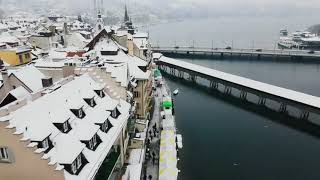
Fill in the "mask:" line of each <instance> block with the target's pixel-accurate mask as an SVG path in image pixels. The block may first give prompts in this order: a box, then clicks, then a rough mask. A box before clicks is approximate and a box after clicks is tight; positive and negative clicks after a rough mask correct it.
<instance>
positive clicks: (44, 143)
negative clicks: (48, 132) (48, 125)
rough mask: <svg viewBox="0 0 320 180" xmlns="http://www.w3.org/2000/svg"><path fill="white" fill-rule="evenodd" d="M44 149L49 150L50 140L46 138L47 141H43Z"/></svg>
mask: <svg viewBox="0 0 320 180" xmlns="http://www.w3.org/2000/svg"><path fill="white" fill-rule="evenodd" d="M42 148H43V149H48V148H49V142H48V138H46V139H45V140H43V141H42Z"/></svg>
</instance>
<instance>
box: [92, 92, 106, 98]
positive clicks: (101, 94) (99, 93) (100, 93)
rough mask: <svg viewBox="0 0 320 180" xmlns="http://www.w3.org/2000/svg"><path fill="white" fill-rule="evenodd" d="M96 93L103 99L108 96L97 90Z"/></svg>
mask: <svg viewBox="0 0 320 180" xmlns="http://www.w3.org/2000/svg"><path fill="white" fill-rule="evenodd" d="M95 92H96V93H97V95H98V96H99V97H101V98H104V97H105V96H106V95H105V94H104V92H103V90H95Z"/></svg>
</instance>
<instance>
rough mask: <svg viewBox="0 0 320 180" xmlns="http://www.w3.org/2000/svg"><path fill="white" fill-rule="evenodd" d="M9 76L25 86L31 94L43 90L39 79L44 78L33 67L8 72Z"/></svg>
mask: <svg viewBox="0 0 320 180" xmlns="http://www.w3.org/2000/svg"><path fill="white" fill-rule="evenodd" d="M9 74H10V75H9V76H15V77H16V78H17V79H18V80H19V81H21V82H22V83H23V84H24V85H26V86H27V88H29V89H30V90H31V92H37V91H39V90H41V89H42V88H43V86H42V80H41V79H42V78H45V77H46V76H45V75H44V74H42V73H41V72H40V71H39V70H38V69H37V68H35V67H34V66H25V67H23V68H21V69H18V70H14V71H9Z"/></svg>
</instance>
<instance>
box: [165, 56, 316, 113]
mask: <svg viewBox="0 0 320 180" xmlns="http://www.w3.org/2000/svg"><path fill="white" fill-rule="evenodd" d="M159 61H160V62H163V63H167V64H171V65H174V66H178V67H181V68H184V69H188V70H191V71H195V72H198V73H201V74H204V75H207V76H211V77H215V78H218V79H221V80H224V81H227V82H231V83H233V84H237V85H240V86H245V87H247V88H250V89H254V90H257V91H261V92H264V93H267V94H271V95H274V96H278V97H281V98H284V99H288V100H292V101H295V102H299V103H302V104H305V105H309V106H312V107H315V108H320V98H319V97H316V96H312V95H309V94H305V93H301V92H297V91H294V90H290V89H286V88H282V87H278V86H274V85H271V84H267V83H263V82H259V81H255V80H252V79H248V78H244V77H241V76H237V75H233V74H229V73H225V72H222V71H217V70H214V69H210V68H207V67H203V66H199V65H196V64H192V63H188V62H185V61H181V60H176V59H172V58H167V57H164V56H162V57H161V58H160V60H159Z"/></svg>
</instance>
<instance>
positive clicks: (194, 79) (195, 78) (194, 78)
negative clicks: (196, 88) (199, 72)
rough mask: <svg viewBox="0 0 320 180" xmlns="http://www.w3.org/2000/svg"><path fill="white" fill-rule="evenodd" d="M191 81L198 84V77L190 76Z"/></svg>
mask: <svg viewBox="0 0 320 180" xmlns="http://www.w3.org/2000/svg"><path fill="white" fill-rule="evenodd" d="M189 80H190V81H191V82H194V83H196V82H197V76H196V75H194V74H190V75H189Z"/></svg>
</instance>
